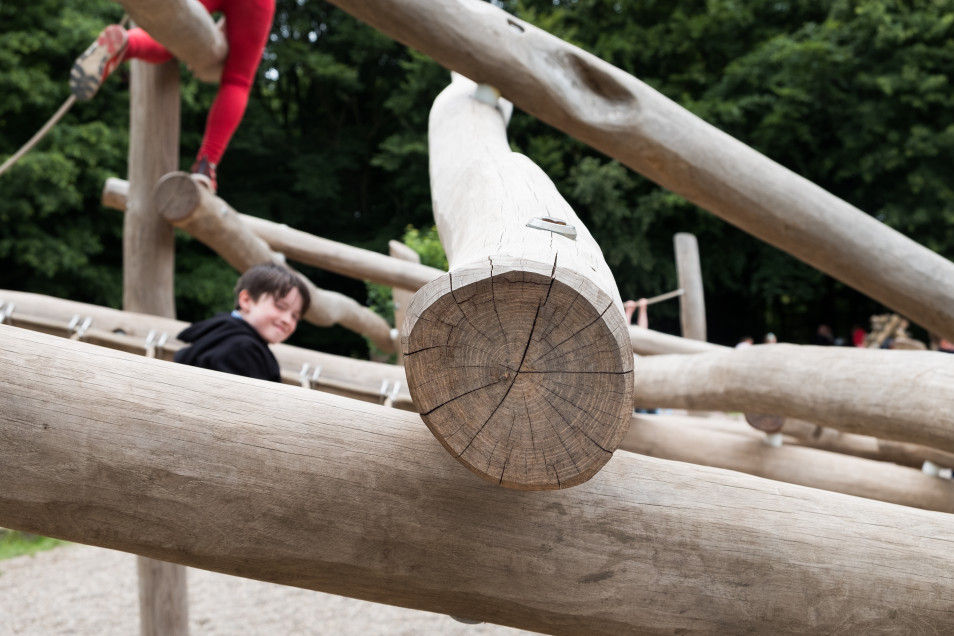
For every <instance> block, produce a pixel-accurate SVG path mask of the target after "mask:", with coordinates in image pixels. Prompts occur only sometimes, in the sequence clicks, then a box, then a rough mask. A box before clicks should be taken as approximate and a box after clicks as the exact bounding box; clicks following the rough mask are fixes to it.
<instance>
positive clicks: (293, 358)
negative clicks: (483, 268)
mask: <svg viewBox="0 0 954 636" xmlns="http://www.w3.org/2000/svg"><path fill="white" fill-rule="evenodd" d="M0 303H5V304H7V303H13V305H14V311H13V313H12V314H11V315H10V317H9V318H8V319H7V320H8V322H9V324H11V325H13V326H23V327H25V328H27V329H32V330H35V331H36V330H39V331H42V332H43V333H49V334H52V335H57V336H62V337H66V336H69V335H70V334H71V330H70V329H69V328H68V325H69V323H70V322H71V321H72V320H73V318H74V317H76V318H78V319H79V321H81V322H85V320H86V318H90V319H92V322H91V323H90V328H89V329H88V330H87V331H86V333H85V334H84V336H83V338H82V339H83V340H84V341H85V342H92V343H93V344H99V345H102V346H108V347H110V348H112V349H119V350H122V351H128V352H130V353H136V354H138V355H142V353H143V348H144V346H145V340H146V338H147V337H148V335H149V332H151V331H155V332H156V333H155V335H156V340H157V341H158V340H159V339H165V345H164V347H163V349H162V351H161V352H159V354H160V357H161V358H162V359H164V360H172V355H173V354H174V353H175V352H176V351H178V350H179V348H181V347H183V346H185V343H183V342H180V341H178V340H176V339H175V336H176V335H177V334H178V333H179V332H180V331H182V330H183V329H185V328H186V327H188V326H189V323H187V322H182V321H180V320H170V319H168V318H162V317H159V316H149V315H145V314H136V313H133V312H127V311H119V310H118V309H111V308H109V307H100V306H98V305H90V304H87V303H80V302H76V301H72V300H62V299H60V298H53V297H51V296H42V295H40V294H31V293H28V292H16V291H9V290H0ZM116 331H121V332H122V333H123V334H125V335H120V334H118V333H113V332H116ZM269 348H270V349H271V350H272V352H273V353H274V354H275V357H276V358H277V359H278V363H279V365H280V366H281V368H282V375H283V378H286V379H287V382H288V383H289V384H295V385H298V384H300V382H299V381H298V377H299V373H300V371H301V369H302V367H303V366H304V365H306V364H307V365H308V367H309V369H310V370H311V371H310V372H309V375H310V376H314V372H315V370H316V369H320V372H319V374H318V377H317V379H316V380H315V381H314V382H313V383H312V388H315V389H317V390H319V391H327V392H329V393H334V394H336V395H346V396H347V397H353V398H356V399H373V401H379V396H380V389H381V386H382V384H383V383H384V382H385V381H387V382H388V383H390V384H391V385H392V386H393V384H395V383H398V384H400V386H401V389H400V391H399V393H398V398H397V400H396V401H395V405H396V406H399V407H400V408H405V409H408V408H411V407H410V405H411V396H410V394H409V393H408V391H407V388H406V387H407V379H406V378H405V375H404V369H402V368H401V367H398V366H395V365H393V364H382V363H379V362H369V361H367V360H358V359H356V358H346V357H344V356H336V355H332V354H329V353H321V352H319V351H312V350H310V349H302V348H300V347H293V346H291V345H286V344H279V345H270V347H269Z"/></svg>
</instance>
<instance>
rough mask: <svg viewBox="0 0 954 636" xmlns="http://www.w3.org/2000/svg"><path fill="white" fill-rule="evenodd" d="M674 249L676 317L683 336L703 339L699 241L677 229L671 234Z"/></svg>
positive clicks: (703, 324)
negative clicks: (676, 278)
mask: <svg viewBox="0 0 954 636" xmlns="http://www.w3.org/2000/svg"><path fill="white" fill-rule="evenodd" d="M672 242H673V247H674V248H675V251H676V275H677V276H678V278H679V288H680V289H682V290H683V294H682V296H680V297H679V319H680V322H681V324H682V337H683V338H689V339H690V340H700V341H702V342H705V341H706V298H705V292H704V290H703V288H702V264H701V262H700V261H699V242H698V241H697V240H696V237H695V236H694V235H692V234H687V233H685V232H680V233H679V234H676V235H675V236H674V237H673V238H672Z"/></svg>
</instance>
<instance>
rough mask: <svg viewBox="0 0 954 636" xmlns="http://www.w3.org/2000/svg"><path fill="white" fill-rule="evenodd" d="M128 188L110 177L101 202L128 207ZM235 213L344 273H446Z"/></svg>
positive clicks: (278, 245)
mask: <svg viewBox="0 0 954 636" xmlns="http://www.w3.org/2000/svg"><path fill="white" fill-rule="evenodd" d="M128 191H129V182H127V181H125V180H123V179H117V178H115V177H110V178H109V179H106V183H105V184H104V185H103V194H102V198H101V201H102V204H103V205H104V206H106V207H108V208H113V209H116V210H121V211H125V210H126V202H127V193H128ZM236 214H237V215H238V217H239V218H240V219H242V222H243V223H244V224H245V225H246V226H248V228H249V229H250V230H252V232H253V233H255V235H256V236H258V237H260V238H262V239H264V240H265V242H266V243H268V246H269V247H271V248H272V249H273V250H275V251H276V252H281V253H282V254H284V255H285V257H286V258H287V259H289V260H292V261H295V262H298V263H304V264H305V265H311V266H313V267H318V268H320V269H324V270H327V271H329V272H335V273H337V274H341V275H342V276H350V277H351V278H358V279H361V280H368V281H371V282H373V283H380V284H382V285H389V286H391V287H397V288H399V289H406V290H410V291H417V290H418V289H420V288H421V287H423V286H424V285H426V284H427V283H429V282H430V281H432V280H434V279H435V278H437V277H438V276H441V275H443V274H444V272H443V271H441V270H439V269H436V268H433V267H428V266H427V265H421V264H420V261H417V262H409V261H408V260H407V259H400V258H394V257H393V255H392V256H390V257H389V256H385V255H384V254H378V253H377V252H372V251H371V250H365V249H361V248H360V247H353V246H351V245H345V244H344V243H338V242H336V241H330V240H328V239H325V238H321V237H318V236H314V235H312V234H308V233H307V232H302V231H300V230H295V229H292V228H290V227H288V226H287V225H284V224H282V223H274V222H272V221H267V220H265V219H260V218H258V217H254V216H250V215H247V214H241V213H236ZM411 251H413V250H411Z"/></svg>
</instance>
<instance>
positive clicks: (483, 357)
mask: <svg viewBox="0 0 954 636" xmlns="http://www.w3.org/2000/svg"><path fill="white" fill-rule="evenodd" d="M487 88H488V87H484V89H487ZM474 92H475V86H474V84H473V82H470V80H467V79H465V78H462V77H460V76H455V78H454V80H453V81H452V83H451V85H450V86H449V87H448V88H447V89H445V90H444V91H443V92H442V93H441V95H440V96H438V98H437V100H436V101H435V102H434V106H433V108H432V110H431V116H430V124H429V143H430V174H431V192H432V198H433V203H434V218H435V220H436V221H437V228H438V231H439V232H440V235H441V242H442V243H443V245H444V249H445V251H446V252H447V258H448V261H449V263H450V272H449V273H448V274H447V275H445V276H442V277H441V278H439V279H437V280H435V281H432V282H431V283H428V284H427V285H426V286H425V287H423V288H422V289H421V290H420V291H418V292H417V294H416V295H415V296H414V299H413V300H412V301H411V305H410V307H409V308H408V310H407V318H406V319H405V324H404V330H403V333H404V335H403V336H402V339H403V342H404V362H405V368H406V371H407V378H408V385H409V388H410V391H411V395H412V396H413V397H414V402H415V404H417V406H418V408H419V410H420V412H421V414H422V417H423V418H424V421H425V422H426V423H427V425H428V427H429V428H430V429H431V432H433V433H434V435H435V436H436V437H437V438H438V440H440V442H441V443H442V444H443V445H444V446H445V448H447V450H448V451H449V452H450V453H451V454H452V455H453V456H454V457H455V458H457V459H458V460H459V461H460V462H461V463H463V464H464V465H465V466H467V467H468V468H469V469H470V470H472V471H474V472H475V473H476V474H478V475H480V476H481V477H483V478H484V479H487V480H489V481H492V482H494V483H497V484H500V485H503V486H505V487H510V488H524V489H551V488H566V487H569V486H573V485H576V484H579V483H582V482H584V481H586V480H587V479H589V478H590V477H592V476H593V475H594V474H596V472H597V471H598V470H599V469H600V468H601V467H602V466H603V465H604V464H605V463H606V462H607V461H608V460H609V458H610V457H611V456H612V453H613V451H614V450H615V449H616V447H617V446H618V445H619V442H620V440H621V439H622V436H623V434H624V433H625V432H626V426H627V425H628V422H629V414H630V412H631V410H632V372H633V355H632V351H631V345H630V344H629V341H628V337H627V332H626V325H625V324H624V321H623V309H622V301H621V300H620V298H619V292H618V290H617V289H616V283H615V281H614V280H613V277H612V274H611V273H610V270H609V268H608V267H607V266H606V263H605V262H604V261H603V256H602V254H601V252H600V250H599V247H598V246H597V245H596V242H595V241H594V240H593V238H592V237H591V236H590V234H589V232H587V230H586V228H585V227H584V226H583V224H582V223H581V222H580V220H579V219H578V218H577V216H576V214H574V212H573V210H572V209H570V207H569V206H568V205H567V204H566V202H565V201H564V200H563V199H562V198H561V197H560V195H559V193H558V192H557V190H556V187H555V186H554V185H553V183H552V182H551V181H550V180H549V179H548V178H547V177H546V175H545V174H543V172H542V171H541V170H540V169H539V168H538V167H537V166H536V165H534V164H533V163H532V162H531V161H529V160H528V159H527V158H526V157H524V156H523V155H519V154H516V153H513V152H511V150H510V147H509V145H508V143H507V136H506V115H505V114H504V112H503V111H501V110H500V109H499V108H497V107H496V106H495V105H494V104H493V103H485V102H483V101H480V100H478V99H477V98H475V96H474ZM508 106H509V105H508ZM534 217H547V218H551V219H554V221H553V222H551V223H550V224H551V226H554V227H556V229H558V230H566V229H568V228H575V231H576V238H575V239H571V238H569V237H567V236H565V235H563V234H560V233H558V232H552V231H548V230H545V229H544V230H541V229H534V228H532V227H528V225H529V224H531V223H534V221H533V218H534ZM558 223H563V224H564V225H558Z"/></svg>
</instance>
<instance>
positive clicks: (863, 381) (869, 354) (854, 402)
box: [635, 344, 954, 452]
mask: <svg viewBox="0 0 954 636" xmlns="http://www.w3.org/2000/svg"><path fill="white" fill-rule="evenodd" d="M948 357H949V356H948V355H947V354H943V353H937V352H934V351H887V350H878V349H857V348H854V347H812V346H799V345H789V344H775V345H767V346H766V345H756V346H754V347H748V348H746V349H729V350H726V351H716V352H711V353H700V354H698V355H692V356H684V355H662V356H650V357H645V358H640V361H639V362H640V371H639V384H638V386H637V390H636V398H635V405H636V406H638V407H643V408H660V407H662V408H680V409H696V410H713V411H747V412H754V413H772V414H775V415H780V416H784V417H793V418H797V419H802V420H808V421H811V422H814V423H816V424H820V425H822V426H827V427H830V428H834V429H838V430H840V431H845V432H847V433H859V434H862V435H870V436H872V437H877V438H880V439H886V440H896V441H901V442H911V443H914V444H922V445H924V446H929V447H933V448H937V449H940V450H943V451H946V452H954V412H952V411H951V408H950V405H951V404H954V365H952V364H951V361H950V360H949V359H948Z"/></svg>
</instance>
